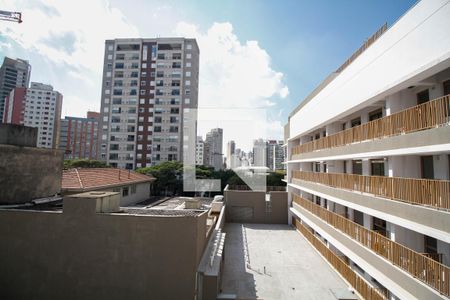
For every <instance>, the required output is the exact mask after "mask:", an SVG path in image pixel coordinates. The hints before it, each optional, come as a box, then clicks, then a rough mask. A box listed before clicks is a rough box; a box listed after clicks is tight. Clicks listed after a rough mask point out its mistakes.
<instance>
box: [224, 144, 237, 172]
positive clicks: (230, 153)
mask: <svg viewBox="0 0 450 300" xmlns="http://www.w3.org/2000/svg"><path fill="white" fill-rule="evenodd" d="M235 150H236V143H235V142H234V141H233V140H232V141H228V143H227V160H226V164H227V169H232V168H233V166H234V165H235V164H234V160H235Z"/></svg>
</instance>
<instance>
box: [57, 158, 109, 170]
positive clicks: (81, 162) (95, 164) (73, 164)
mask: <svg viewBox="0 0 450 300" xmlns="http://www.w3.org/2000/svg"><path fill="white" fill-rule="evenodd" d="M63 167H64V169H72V168H109V167H110V166H108V165H107V164H106V163H105V162H103V161H99V160H94V159H66V160H64V166H63Z"/></svg>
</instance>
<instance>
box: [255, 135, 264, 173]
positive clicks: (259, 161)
mask: <svg viewBox="0 0 450 300" xmlns="http://www.w3.org/2000/svg"><path fill="white" fill-rule="evenodd" d="M266 148H267V143H266V141H265V140H263V139H257V140H254V141H253V166H256V167H266V166H267V149H266Z"/></svg>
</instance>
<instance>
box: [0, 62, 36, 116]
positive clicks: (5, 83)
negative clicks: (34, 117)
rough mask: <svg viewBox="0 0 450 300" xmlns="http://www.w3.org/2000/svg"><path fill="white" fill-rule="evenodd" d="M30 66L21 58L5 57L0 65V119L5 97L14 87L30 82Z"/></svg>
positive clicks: (23, 85)
mask: <svg viewBox="0 0 450 300" xmlns="http://www.w3.org/2000/svg"><path fill="white" fill-rule="evenodd" d="M30 73H31V66H30V64H29V63H28V61H26V60H23V59H19V58H18V59H12V58H9V57H5V59H4V60H3V64H2V66H1V67H0V120H1V119H2V118H3V112H4V111H5V98H6V97H7V96H9V93H10V92H11V91H12V90H13V89H14V88H16V87H22V88H27V87H28V85H29V84H30Z"/></svg>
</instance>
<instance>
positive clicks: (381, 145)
mask: <svg viewBox="0 0 450 300" xmlns="http://www.w3.org/2000/svg"><path fill="white" fill-rule="evenodd" d="M449 28H450V2H449V1H444V0H432V1H420V2H418V3H417V4H416V5H415V6H414V7H413V8H411V9H410V10H409V11H408V12H407V13H406V14H405V15H404V16H403V17H402V18H400V19H399V20H398V21H397V22H396V23H395V24H393V25H392V26H391V27H390V28H389V29H387V28H386V27H382V28H381V29H380V30H379V31H378V32H377V33H376V34H375V35H374V36H372V37H371V38H369V39H368V40H367V42H366V43H365V44H364V45H363V46H362V47H361V48H360V49H359V50H358V51H357V52H356V53H355V54H354V55H353V56H352V57H351V58H350V59H349V60H348V61H347V62H346V63H344V65H343V66H342V67H340V68H339V69H338V70H337V71H336V72H333V73H332V74H331V75H330V76H329V77H327V78H326V79H325V80H324V82H322V83H321V84H320V85H319V86H318V87H317V88H316V89H315V90H314V91H313V92H312V93H311V94H310V95H309V96H308V97H306V99H304V101H303V102H302V103H301V104H300V105H299V106H298V107H297V108H296V109H295V110H294V111H293V112H292V113H291V115H290V117H289V121H288V124H287V125H286V127H285V139H286V144H285V146H286V147H287V157H286V166H287V178H286V181H287V183H288V187H287V189H288V192H289V207H290V208H289V210H290V216H291V217H292V218H290V221H292V222H293V224H294V225H295V226H296V227H297V228H298V229H299V231H300V232H301V233H303V235H304V236H305V237H306V238H307V239H308V240H309V241H310V242H311V243H312V244H313V246H315V247H316V249H318V250H319V251H320V252H321V253H327V254H326V255H325V254H324V257H326V259H328V261H329V262H330V263H331V264H332V265H333V266H334V267H335V269H336V271H337V272H338V273H340V274H341V275H342V276H343V277H344V278H345V279H346V280H347V281H348V282H349V284H351V285H352V286H353V289H354V290H355V291H356V292H357V293H359V295H360V296H361V297H363V298H367V299H444V298H448V297H449V296H450V268H449V266H450V173H449V172H450V171H449V168H450V163H449V161H450V126H449V125H450V123H449V122H450V113H449V111H450V98H449V96H448V94H449V93H450V30H449ZM329 250H331V251H329ZM326 251H328V252H326Z"/></svg>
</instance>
